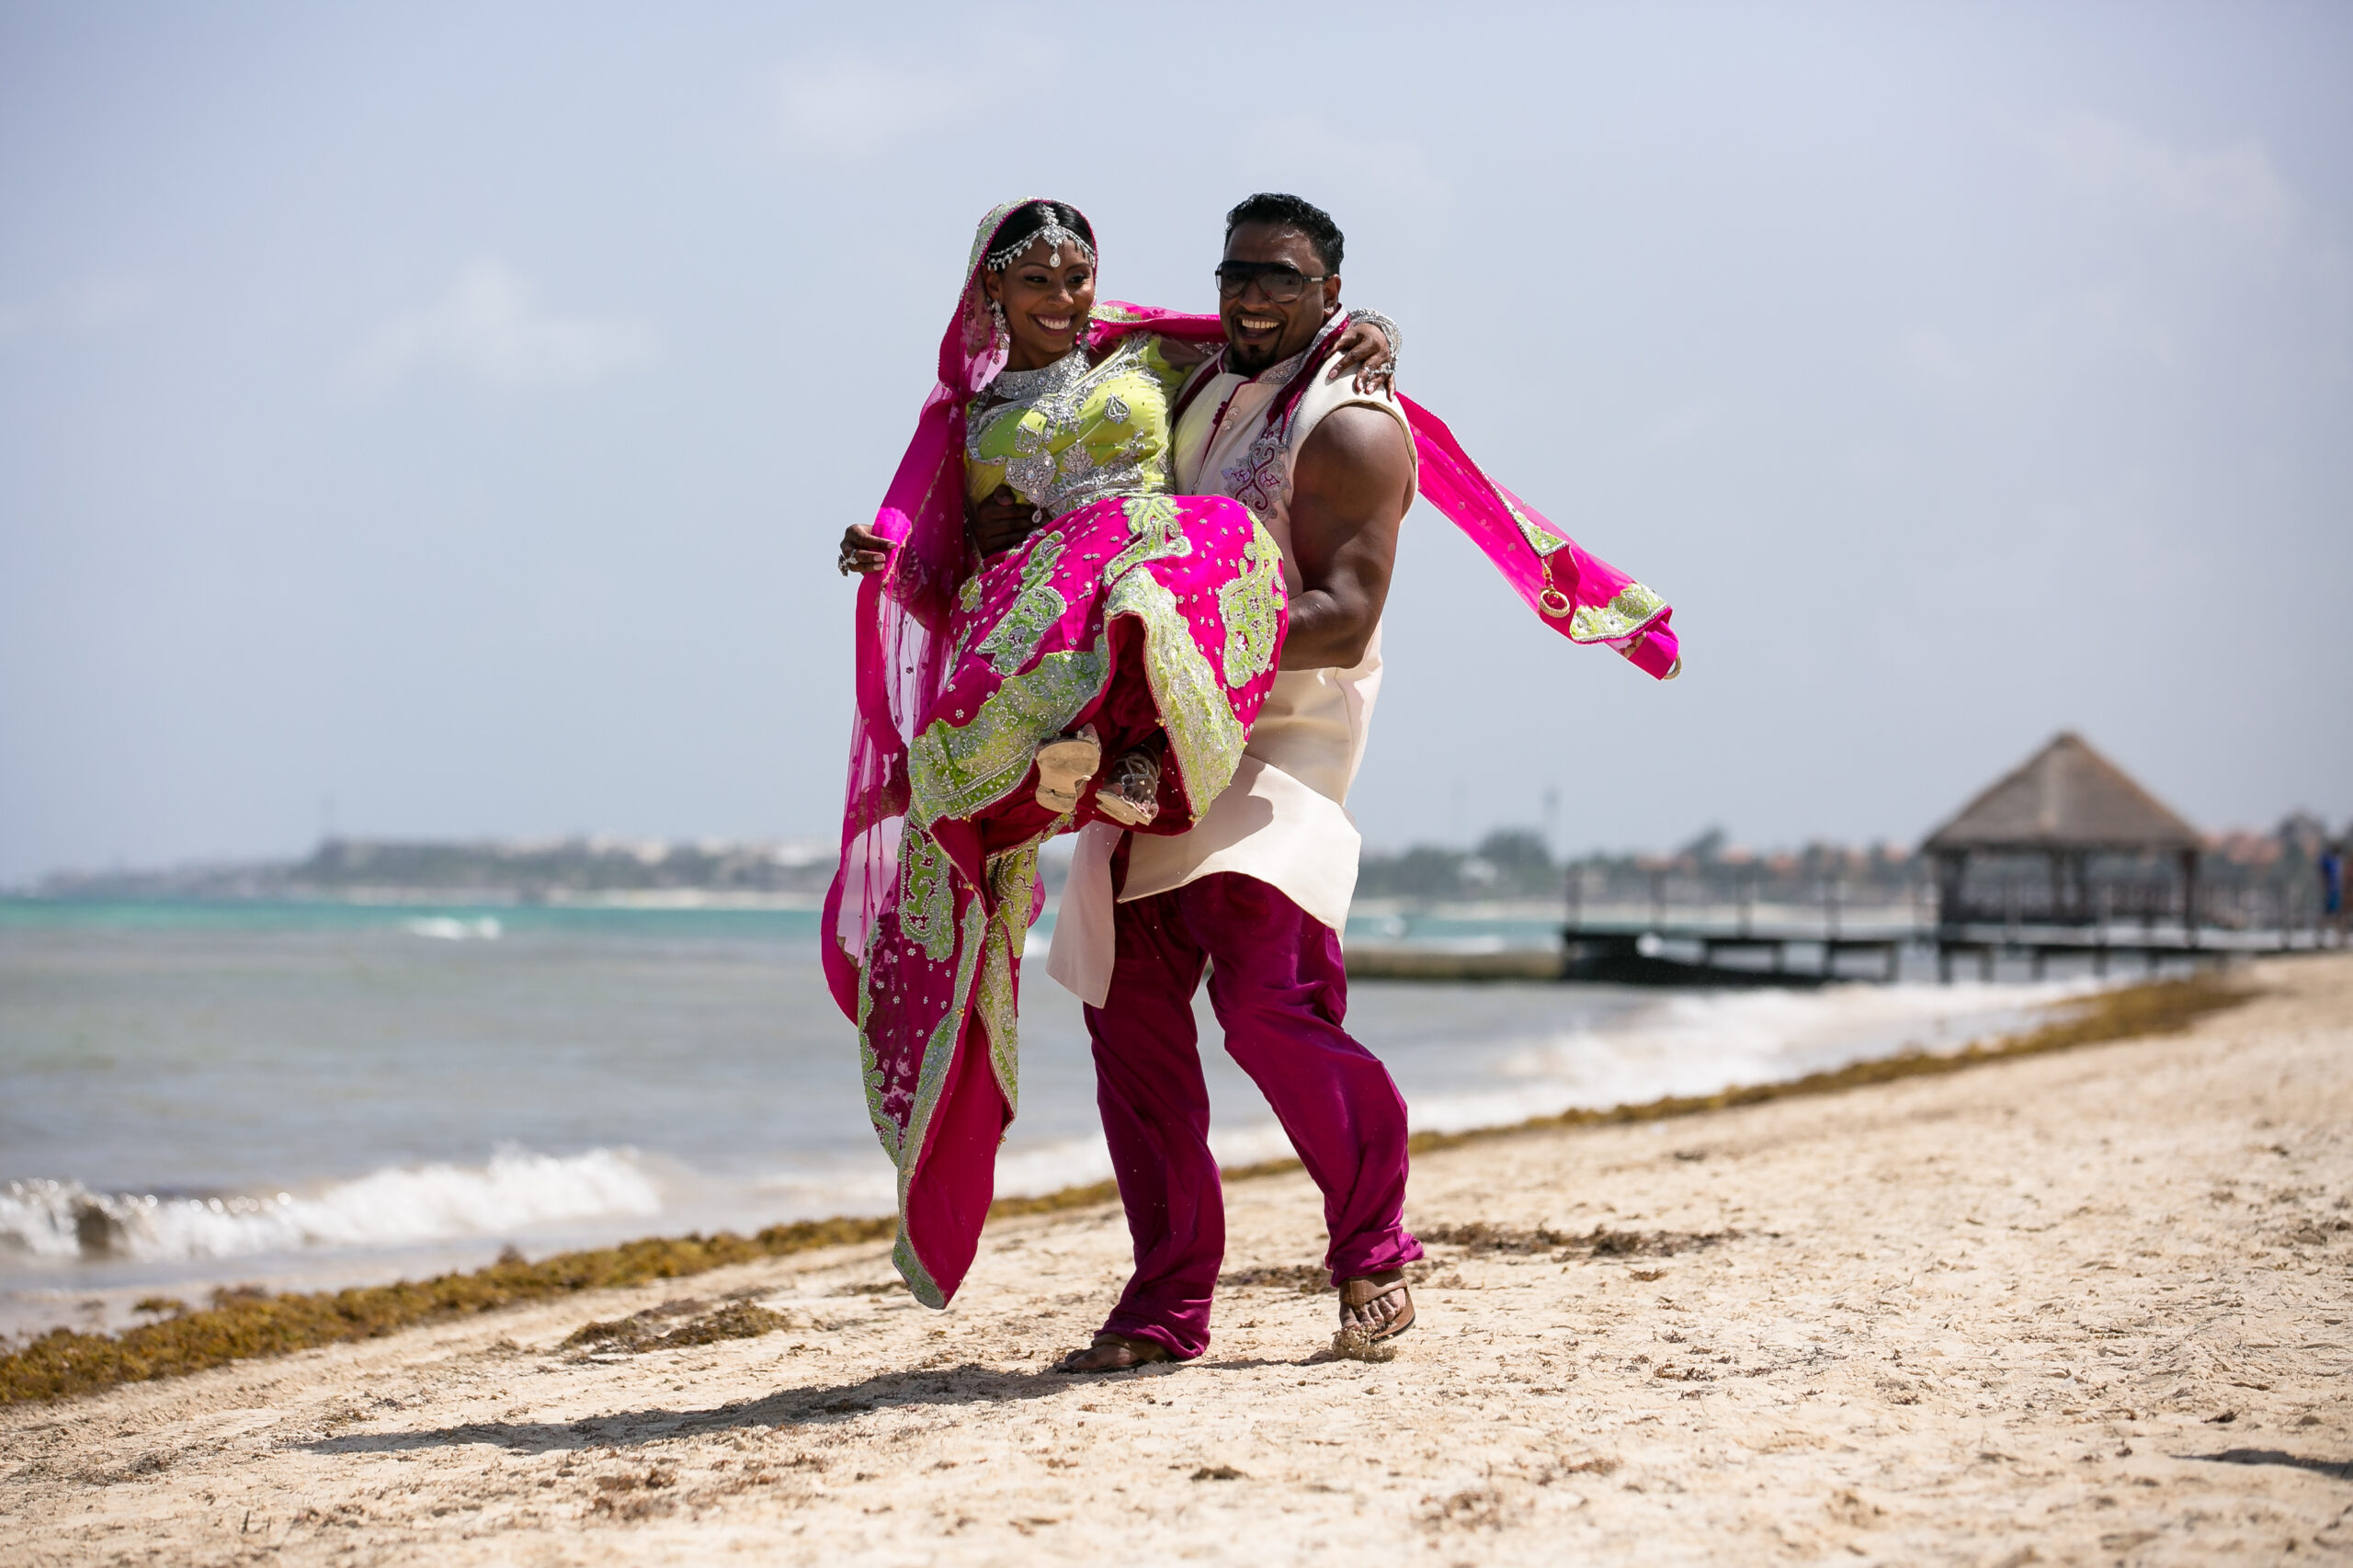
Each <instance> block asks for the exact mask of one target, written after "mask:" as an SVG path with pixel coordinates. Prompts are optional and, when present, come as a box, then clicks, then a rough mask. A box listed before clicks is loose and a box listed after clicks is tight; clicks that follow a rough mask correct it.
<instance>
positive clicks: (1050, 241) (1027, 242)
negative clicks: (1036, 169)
mask: <svg viewBox="0 0 2353 1568" xmlns="http://www.w3.org/2000/svg"><path fill="white" fill-rule="evenodd" d="M1038 210H1039V211H1040V212H1042V213H1044V214H1045V215H1046V226H1045V227H1044V228H1042V229H1040V230H1039V231H1038V232H1037V233H1033V234H1024V235H1022V236H1021V238H1019V239H1017V240H1007V241H1006V243H1005V246H1004V248H1003V249H1000V250H993V251H991V252H989V255H988V267H989V270H990V271H991V272H1003V271H1004V270H1005V269H1006V267H1011V266H1012V265H1013V261H1014V258H1015V257H1016V256H1019V255H1020V254H1021V253H1022V252H1023V251H1026V250H1028V249H1029V247H1030V246H1031V245H1034V244H1038V243H1039V242H1040V240H1042V241H1044V242H1045V244H1046V255H1047V258H1048V259H1049V260H1051V259H1052V257H1054V256H1057V255H1059V254H1061V251H1062V248H1063V246H1064V245H1070V246H1072V247H1073V248H1074V249H1075V250H1076V251H1077V252H1078V254H1079V255H1081V256H1085V257H1086V259H1087V260H1088V261H1090V262H1091V261H1093V260H1094V259H1095V247H1094V246H1093V245H1090V244H1087V243H1086V241H1085V240H1084V239H1082V238H1080V237H1079V234H1078V232H1077V231H1076V230H1074V229H1066V228H1064V227H1063V218H1062V212H1061V211H1060V210H1059V209H1057V208H1056V207H1055V206H1054V204H1053V203H1052V202H1051V201H1040V203H1038Z"/></svg>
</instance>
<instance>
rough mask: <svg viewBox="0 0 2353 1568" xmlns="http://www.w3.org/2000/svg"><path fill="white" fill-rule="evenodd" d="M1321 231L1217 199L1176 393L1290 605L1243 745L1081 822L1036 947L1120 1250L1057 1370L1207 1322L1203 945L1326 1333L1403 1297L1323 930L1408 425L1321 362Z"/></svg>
mask: <svg viewBox="0 0 2353 1568" xmlns="http://www.w3.org/2000/svg"><path fill="white" fill-rule="evenodd" d="M1342 247H1343V241H1342V235H1341V233H1340V230H1339V227H1338V225H1336V223H1334V222H1333V221H1332V219H1331V217H1330V216H1329V215H1328V214H1326V213H1325V212H1324V211H1323V210H1321V209H1319V208H1316V207H1314V206H1312V205H1310V204H1309V203H1307V202H1305V201H1303V200H1302V199H1299V198H1298V197H1295V196H1279V195H1259V196H1254V197H1252V198H1250V199H1248V200H1246V201H1245V202H1243V203H1242V204H1241V205H1240V206H1238V207H1236V208H1234V209H1233V211H1232V212H1231V213H1229V214H1228V215H1227V219H1226V244H1225V255H1224V259H1223V261H1222V263H1221V265H1220V266H1219V267H1218V286H1219V288H1218V291H1219V298H1220V313H1221V314H1222V318H1223V320H1224V324H1225V330H1226V344H1227V346H1226V349H1225V352H1224V355H1223V357H1222V359H1221V360H1214V361H1212V362H1211V363H1210V364H1209V365H1207V366H1204V367H1203V369H1202V370H1201V371H1200V372H1199V373H1198V374H1197V375H1196V376H1195V378H1194V380H1193V381H1192V382H1191V383H1188V386H1187V387H1186V389H1185V392H1183V393H1182V394H1181V397H1180V401H1179V403H1178V412H1177V416H1176V425H1175V430H1174V442H1175V448H1176V451H1175V457H1176V475H1175V477H1176V489H1177V490H1178V491H1179V492H1180V493H1183V494H1225V495H1233V496H1235V497H1237V498H1238V499H1240V500H1242V501H1244V502H1245V504H1247V505H1248V506H1251V507H1252V508H1253V509H1254V510H1256V512H1257V513H1258V514H1259V515H1260V516H1261V517H1267V519H1269V521H1270V523H1271V524H1273V525H1274V527H1273V531H1274V532H1275V534H1276V535H1277V537H1278V538H1280V539H1285V540H1287V541H1288V542H1287V547H1286V556H1285V562H1284V565H1285V574H1286V577H1287V580H1288V584H1289V586H1290V629H1289V631H1288V634H1287V636H1286V639H1285V641H1284V643H1283V654H1282V666H1281V672H1280V673H1279V675H1278V676H1277V677H1276V681H1275V687H1274V691H1273V693H1272V695H1270V696H1269V697H1268V699H1267V704H1266V707H1265V708H1264V709H1263V710H1261V712H1260V713H1259V716H1258V719H1257V722H1256V724H1255V725H1254V727H1253V729H1252V732H1251V736H1250V741H1249V744H1248V747H1247V749H1246V751H1245V754H1244V759H1243V763H1242V767H1241V769H1240V770H1239V771H1238V772H1237V773H1236V774H1235V776H1234V779H1233V784H1232V785H1231V786H1229V787H1228V789H1227V790H1226V791H1225V793H1224V794H1223V795H1222V796H1220V797H1219V798H1218V800H1217V801H1216V802H1215V803H1214V804H1213V806H1212V807H1211V810H1210V811H1209V812H1208V813H1207V814H1206V815H1205V816H1204V817H1203V819H1202V820H1201V821H1200V822H1199V824H1196V825H1195V826H1194V827H1193V828H1192V829H1190V830H1189V831H1188V832H1186V833H1184V834H1182V835H1174V836H1166V835H1162V836H1154V835H1141V834H1139V835H1120V834H1119V833H1117V831H1116V830H1114V829H1112V828H1110V827H1109V826H1108V824H1097V825H1096V826H1094V827H1091V828H1089V829H1088V830H1087V831H1086V833H1085V834H1083V835H1081V840H1080V844H1079V846H1078V849H1077V854H1076V857H1075V860H1074V871H1073V877H1072V883H1071V889H1072V891H1071V892H1066V893H1065V894H1064V903H1063V914H1062V915H1061V916H1060V918H1059V919H1058V921H1057V925H1056V932H1055V936H1056V940H1055V943H1054V947H1053V952H1052V960H1051V962H1050V965H1049V968H1050V970H1051V972H1052V973H1053V975H1054V977H1055V978H1056V979H1057V980H1060V981H1062V982H1063V983H1064V984H1065V985H1068V986H1069V987H1070V988H1071V989H1072V990H1074V991H1076V992H1077V993H1078V994H1080V995H1081V996H1082V997H1085V998H1086V1000H1087V1002H1088V1006H1087V1007H1086V1024H1087V1030H1088V1033H1089V1035H1090V1036H1091V1037H1092V1040H1093V1042H1094V1051H1095V1062H1096V1072H1097V1103H1098V1105H1099V1107H1100V1108H1101V1111H1102V1115H1103V1127H1104V1132H1105V1135H1106V1137H1107V1139H1108V1142H1109V1143H1110V1148H1111V1158H1112V1164H1113V1167H1114V1169H1115V1171H1116V1173H1117V1175H1118V1177H1119V1185H1120V1200H1121V1202H1122V1203H1123V1204H1124V1205H1125V1206H1126V1209H1127V1213H1128V1226H1129V1230H1130V1233H1131V1235H1132V1236H1133V1238H1134V1242H1135V1255H1136V1271H1135V1275H1134V1277H1133V1278H1131V1280H1130V1281H1129V1283H1128V1287H1127V1290H1126V1291H1125V1292H1124V1293H1123V1294H1122V1295H1121V1297H1120V1301H1119V1304H1118V1306H1117V1307H1116V1308H1114V1310H1113V1311H1112V1312H1111V1315H1110V1317H1109V1318H1108V1320H1107V1322H1106V1323H1105V1324H1104V1327H1103V1331H1102V1332H1101V1333H1100V1334H1098V1335H1097V1336H1096V1339H1095V1343H1094V1344H1093V1345H1092V1346H1089V1347H1088V1348H1086V1349H1085V1350H1081V1351H1077V1352H1074V1354H1073V1355H1071V1356H1070V1357H1069V1358H1066V1359H1065V1360H1064V1361H1063V1369H1066V1370H1069V1371H1074V1372H1095V1371H1112V1370H1117V1369H1122V1368H1127V1367H1133V1366H1138V1365H1142V1364H1143V1363H1146V1362H1152V1361H1166V1360H1189V1359H1191V1358H1194V1357H1197V1356H1199V1355H1200V1354H1201V1352H1202V1351H1203V1350H1204V1349H1206V1348H1207V1346H1208V1344H1209V1318H1210V1302H1211V1293H1212V1291H1213V1290H1214V1289H1215V1286H1216V1283H1217V1275H1218V1268H1219V1266H1220V1264H1221V1262H1222V1258H1223V1255H1224V1247H1225V1217H1224V1204H1223V1196H1222V1190H1221V1188H1220V1185H1219V1177H1218V1169H1217V1163H1216V1161H1215V1160H1214V1159H1213V1158H1212V1157H1211V1153H1210V1149H1209V1141H1208V1134H1209V1098H1208V1095H1207V1092H1206V1090H1205V1088H1204V1086H1203V1084H1202V1079H1201V1068H1200V1057H1199V1046H1198V1042H1197V1040H1196V1039H1195V1031H1194V1025H1193V1010H1192V997H1193V993H1194V990H1195V989H1196V988H1197V987H1198V986H1199V983H1200V981H1201V978H1202V972H1203V970H1204V968H1205V967H1206V968H1207V969H1208V970H1209V975H1210V979H1209V986H1210V1000H1211V1005H1212V1006H1213V1007H1214V1008H1215V1009H1216V1012H1217V1016H1218V1020H1219V1022H1220V1024H1221V1025H1222V1027H1223V1028H1224V1030H1225V1037H1226V1040H1225V1043H1226V1050H1227V1051H1228V1052H1229V1053H1231V1054H1232V1055H1233V1058H1234V1060H1235V1061H1236V1062H1238V1063H1240V1065H1241V1066H1242V1068H1243V1070H1244V1071H1245V1072H1246V1073H1248V1074H1250V1076H1251V1078H1252V1079H1253V1080H1254V1081H1255V1082H1256V1084H1257V1085H1258V1087H1259V1088H1260V1090H1261V1091H1262V1092H1264V1093H1265V1095H1266V1096H1267V1100H1268V1102H1269V1103H1270V1104H1271V1105H1272V1106H1273V1108H1274V1110H1275V1114H1276V1116H1277V1118H1278V1119H1279V1120H1280V1121H1281V1123H1282V1125H1283V1128H1284V1130H1285V1131H1287V1132H1288V1133H1289V1134H1290V1140H1291V1142H1292V1145H1293V1147H1295V1148H1296V1149H1297V1150H1298V1151H1299V1154H1300V1158H1301V1160H1302V1162H1303V1163H1304V1164H1305V1165H1306V1167H1307V1170H1308V1173H1309V1174H1310V1175H1311V1176H1313V1178H1314V1179H1315V1182H1316V1185H1317V1186H1318V1187H1321V1188H1322V1189H1323V1193H1324V1220H1325V1223H1326V1226H1327V1228H1328V1230H1329V1232H1330V1237H1331V1244H1330V1248H1329V1251H1328V1252H1327V1253H1326V1255H1325V1264H1326V1267H1329V1269H1330V1270H1331V1274H1332V1280H1333V1283H1334V1285H1335V1286H1336V1287H1337V1288H1338V1289H1339V1291H1340V1301H1341V1307H1340V1321H1341V1326H1342V1328H1343V1330H1344V1331H1347V1332H1349V1333H1352V1334H1354V1335H1357V1336H1358V1337H1359V1338H1360V1339H1362V1340H1363V1341H1366V1342H1371V1341H1377V1340H1381V1339H1387V1338H1392V1337H1394V1336H1395V1335H1398V1334H1402V1333H1403V1332H1404V1331H1405V1329H1407V1328H1408V1327H1410V1326H1411V1325H1412V1324H1413V1320H1414V1306H1413V1301H1412V1297H1411V1294H1410V1292H1409V1291H1408V1290H1407V1289H1406V1287H1405V1283H1404V1271H1403V1266H1404V1265H1405V1264H1406V1263H1409V1262H1411V1261H1413V1260H1414V1259H1415V1258H1417V1257H1419V1256H1421V1245H1420V1244H1419V1243H1417V1242H1416V1241H1415V1239H1414V1238H1413V1236H1412V1235H1410V1234H1409V1233H1407V1232H1406V1230H1405V1228H1404V1201H1405V1173H1406V1153H1405V1135H1406V1124H1405V1105H1404V1098H1403V1097H1402V1096H1400V1095H1399V1094H1398V1092H1397V1086H1396V1085H1395V1083H1394V1082H1393V1081H1392V1079H1391V1078H1390V1075H1389V1073H1388V1070H1387V1069H1386V1068H1384V1067H1383V1066H1382V1065H1381V1062H1379V1061H1378V1060H1377V1059H1376V1058H1375V1057H1373V1055H1372V1054H1371V1053H1370V1051H1366V1050H1365V1049H1364V1047H1363V1046H1361V1045H1359V1044H1358V1043H1357V1041H1356V1040H1353V1039H1351V1038H1350V1037H1349V1035H1348V1033H1347V1029H1346V1028H1345V1027H1344V1025H1345V1020H1346V1017H1347V971H1346V970H1345V969H1344V967H1343V964H1342V960H1341V955H1340V943H1339V937H1338V932H1339V929H1340V927H1341V926H1342V925H1343V924H1344V923H1345V922H1346V920H1347V906H1348V901H1349V898H1350V896H1351V895H1352V894H1353V892H1354V891H1355V884H1356V874H1357V859H1358V848H1359V841H1358V835H1357V832H1356V829H1355V826H1354V824H1352V823H1351V822H1350V820H1349V818H1348V816H1347V812H1346V811H1345V810H1343V802H1344V801H1345V800H1346V798H1347V790H1348V786H1349V783H1350V782H1351V781H1352V779H1353V778H1354V777H1355V774H1356V769H1357V765H1358V762H1359V760H1360V759H1361V758H1362V756H1363V751H1364V742H1365V734H1366V726H1367V723H1368V722H1369V721H1370V717H1371V713H1372V706H1373V699H1374V696H1375V694H1376V692H1377V690H1378V688H1379V685H1380V676H1381V651H1380V643H1381V635H1380V634H1381V606H1382V604H1383V602H1384V601H1385V600H1386V598H1387V597H1388V592H1389V580H1390V574H1391V572H1392V567H1393V566H1394V563H1395V561H1396V554H1397V531H1398V525H1399V524H1400V523H1401V522H1402V521H1403V520H1404V516H1405V511H1406V508H1407V507H1408V506H1411V505H1412V503H1413V499H1414V492H1415V447H1414V441H1413V437H1412V435H1411V432H1410V429H1409V427H1408V426H1407V424H1406V420H1405V415H1404V411H1403V410H1402V409H1401V408H1400V407H1399V405H1398V403H1396V401H1395V399H1394V398H1393V396H1392V394H1391V393H1390V392H1388V390H1387V389H1386V387H1383V388H1381V389H1380V390H1379V391H1377V392H1369V391H1363V390H1359V388H1358V383H1357V382H1356V381H1354V380H1351V379H1340V380H1334V379H1333V378H1331V377H1330V376H1328V375H1327V374H1325V373H1324V370H1325V366H1324V351H1328V348H1329V347H1330V344H1331V341H1332V338H1333V336H1334V335H1336V330H1337V329H1338V328H1339V327H1340V326H1341V325H1342V324H1344V323H1345V321H1346V319H1347V318H1346V316H1345V315H1344V313H1343V312H1342V311H1341V307H1340V286H1341V285H1340V266H1341V257H1342ZM1391 337H1392V342H1393V341H1394V338H1395V334H1394V333H1393V332H1392V334H1391ZM1115 880H1116V881H1117V883H1118V892H1117V898H1118V903H1117V906H1116V910H1115V911H1107V910H1105V909H1104V908H1103V907H1101V906H1102V904H1103V903H1108V899H1109V897H1110V895H1111V889H1112V884H1113V882H1114V881H1115ZM1107 914H1108V915H1109V920H1108V924H1109V925H1110V926H1111V929H1112V933H1113V937H1114V941H1113V944H1112V945H1111V950H1110V951H1109V952H1108V954H1107V953H1106V952H1105V951H1104V950H1103V947H1104V944H1103V943H1102V941H1101V936H1100V933H1101V927H1102V926H1103V924H1104V923H1105V920H1104V917H1105V915H1107ZM1090 927H1091V928H1092V936H1091V937H1090ZM1107 958H1108V964H1107V963H1106V962H1105V960H1106V959H1107ZM1107 971H1108V972H1107Z"/></svg>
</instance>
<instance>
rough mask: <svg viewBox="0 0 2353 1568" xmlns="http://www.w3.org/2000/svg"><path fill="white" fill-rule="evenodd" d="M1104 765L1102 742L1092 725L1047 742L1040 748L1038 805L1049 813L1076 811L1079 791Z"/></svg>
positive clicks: (1083, 788) (1057, 736)
mask: <svg viewBox="0 0 2353 1568" xmlns="http://www.w3.org/2000/svg"><path fill="white" fill-rule="evenodd" d="M1102 766H1103V743H1102V742H1100V741H1098V740H1097V739H1096V738H1095V726H1094V725H1092V724H1089V725H1087V726H1086V728H1085V729H1083V730H1081V731H1079V732H1078V733H1076V734H1074V735H1056V736H1055V737H1054V738H1053V739H1052V740H1051V741H1047V742H1045V743H1044V744H1041V745H1040V746H1039V747H1038V803H1039V804H1040V805H1041V806H1043V807H1045V808H1046V809H1047V810H1048V811H1050V812H1067V811H1074V810H1076V809H1077V807H1078V797H1079V793H1080V791H1082V790H1085V789H1086V782H1087V780H1088V779H1090V778H1094V777H1095V772H1096V769H1097V768H1099V767H1102Z"/></svg>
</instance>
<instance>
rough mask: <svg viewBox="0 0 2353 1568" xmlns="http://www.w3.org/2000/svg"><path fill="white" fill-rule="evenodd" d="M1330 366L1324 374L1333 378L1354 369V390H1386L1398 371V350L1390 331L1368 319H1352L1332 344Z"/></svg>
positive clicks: (1328, 378) (1330, 379) (1326, 379)
mask: <svg viewBox="0 0 2353 1568" xmlns="http://www.w3.org/2000/svg"><path fill="white" fill-rule="evenodd" d="M1335 349H1336V352H1335V353H1334V354H1333V356H1332V369H1331V370H1330V371H1329V372H1328V373H1327V374H1326V375H1325V376H1324V380H1325V381H1338V380H1339V379H1340V377H1341V376H1342V375H1344V374H1346V373H1347V371H1349V370H1354V371H1355V372H1356V373H1357V391H1358V392H1387V391H1389V390H1390V382H1391V381H1392V380H1394V379H1395V377H1396V374H1397V353H1396V349H1395V348H1394V347H1392V345H1391V343H1390V341H1389V335H1388V334H1387V333H1385V332H1383V331H1381V328H1379V327H1378V326H1375V325H1374V324H1372V323H1370V322H1368V321H1361V320H1359V321H1351V322H1349V323H1348V325H1347V331H1345V332H1343V333H1341V334H1340V341H1339V342H1338V343H1337V344H1336V345H1335Z"/></svg>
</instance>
